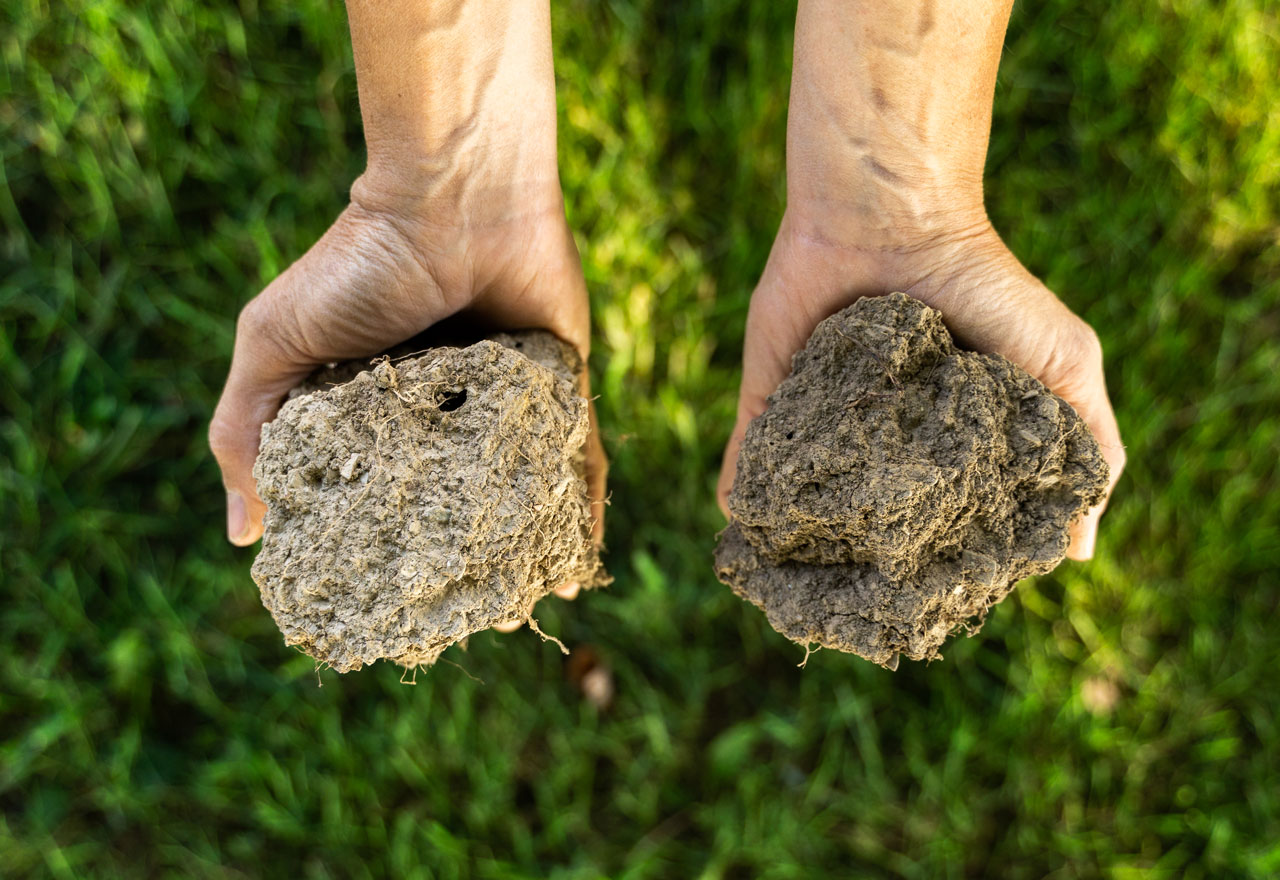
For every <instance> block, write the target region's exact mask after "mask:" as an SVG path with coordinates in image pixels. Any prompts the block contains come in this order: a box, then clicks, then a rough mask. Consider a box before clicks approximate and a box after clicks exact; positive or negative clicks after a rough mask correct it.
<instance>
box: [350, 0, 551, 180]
mask: <svg viewBox="0 0 1280 880" xmlns="http://www.w3.org/2000/svg"><path fill="white" fill-rule="evenodd" d="M347 6H348V12H349V18H350V25H351V41H352V47H353V50H354V54H355V61H356V80H357V85H358V89H359V93H360V107H361V115H362V117H363V119H364V126H365V139H366V142H367V144H368V148H369V154H370V161H371V163H372V162H376V161H380V160H381V159H382V158H383V157H385V156H388V155H391V156H396V157H400V156H405V155H408V156H412V157H415V159H416V160H418V162H419V165H420V169H421V171H423V172H424V173H425V174H426V175H427V176H428V177H431V176H435V175H443V176H445V177H449V178H457V177H460V176H463V177H465V176H468V175H467V172H468V171H469V170H470V169H468V168H467V167H466V163H468V162H469V161H471V159H472V157H474V156H476V155H477V154H480V153H483V152H484V151H486V150H492V149H500V150H511V149H516V148H523V147H524V146H525V145H527V144H533V145H535V146H536V147H538V148H539V150H541V151H542V152H544V153H545V152H551V153H553V152H554V147H555V93H554V79H553V74H552V71H551V36H550V16H549V11H548V7H547V4H546V3H541V2H527V3H525V2H522V3H515V4H513V3H511V2H509V0H452V2H445V3H439V2H429V0H348V4H347Z"/></svg>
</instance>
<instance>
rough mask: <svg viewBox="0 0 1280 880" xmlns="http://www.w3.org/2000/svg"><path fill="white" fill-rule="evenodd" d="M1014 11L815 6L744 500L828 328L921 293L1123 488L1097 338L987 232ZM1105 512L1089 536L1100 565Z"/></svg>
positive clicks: (753, 312)
mask: <svg viewBox="0 0 1280 880" xmlns="http://www.w3.org/2000/svg"><path fill="white" fill-rule="evenodd" d="M1011 7H1012V3H1011V2H1010V0H1000V2H994V3H993V2H989V0H950V2H946V3H936V2H934V0H903V2H892V3H890V2H885V0H881V2H872V3H848V2H845V0H800V3H799V9H798V13H797V16H796V36H795V50H794V64H793V71H792V79H791V105H790V111H789V114H788V122H787V207H786V211H785V212H784V214H783V218H782V222H781V225H780V227H779V230H778V234H777V237H776V239H775V241H774V244H773V249H772V250H771V252H770V254H769V259H768V262H767V263H766V265H765V269H764V273H763V275H762V276H761V278H760V282H759V284H758V286H757V287H756V290H755V293H754V294H753V295H752V299H751V307H750V310H749V312H748V315H747V328H746V338H745V340H744V345H743V367H742V385H741V389H740V392H739V398H738V416H737V423H736V425H735V426H734V430H733V434H732V436H731V438H730V440H729V443H728V445H727V447H726V449H725V454H724V462H723V465H722V468H721V473H720V481H719V486H718V493H717V494H718V498H719V502H720V506H721V509H722V510H724V512H725V515H726V516H728V515H729V511H728V496H729V491H730V489H732V487H733V477H734V474H735V471H736V466H737V459H738V447H739V446H740V445H741V443H742V438H743V436H744V434H745V433H746V429H747V424H748V423H749V422H750V421H751V420H752V419H753V418H755V417H756V416H757V415H759V414H760V413H761V412H763V411H764V409H765V405H766V404H765V401H766V398H767V397H768V395H769V394H770V393H772V392H773V390H774V389H776V388H777V387H778V385H779V384H780V383H781V382H782V380H783V379H784V378H786V376H787V374H788V373H789V372H790V369H791V356H792V354H794V353H795V352H796V351H798V350H799V349H800V348H802V347H804V344H805V342H806V341H807V340H808V338H809V335H810V334H811V333H812V332H813V330H814V328H815V327H816V326H817V325H818V323H819V322H820V321H821V320H822V319H823V318H826V317H827V316H829V315H831V314H833V313H835V312H837V311H839V310H840V309H842V308H844V307H845V306H847V305H849V304H850V303H852V302H853V301H855V300H856V299H858V298H859V297H862V296H875V295H881V294H885V293H889V292H892V291H903V292H904V293H907V294H910V295H911V296H914V297H916V298H917V299H920V300H922V301H924V302H925V303H927V304H928V305H930V306H933V307H934V308H936V309H938V310H939V311H940V312H942V315H943V318H944V320H945V321H946V323H947V326H948V327H949V328H950V330H951V332H952V333H953V335H955V337H956V338H957V339H958V340H959V341H960V342H961V344H963V345H965V346H967V347H969V348H971V349H974V350H976V351H983V352H998V353H999V354H1002V355H1004V356H1005V357H1006V358H1008V359H1009V360H1010V361H1012V362H1013V363H1015V364H1017V365H1019V366H1020V367H1022V368H1023V369H1025V370H1026V371H1027V372H1028V373H1030V374H1031V375H1033V376H1035V377H1036V378H1038V379H1039V380H1040V381H1041V382H1043V383H1044V384H1045V385H1046V386H1048V387H1049V388H1050V389H1052V390H1053V391H1054V392H1056V393H1057V394H1058V395H1060V396H1061V397H1062V398H1063V399H1065V400H1066V401H1067V402H1068V403H1070V404H1071V405H1072V407H1074V408H1075V410H1076V412H1078V413H1079V414H1080V416H1081V417H1082V418H1083V419H1084V420H1085V422H1086V423H1087V424H1088V425H1089V428H1090V430H1092V431H1093V434H1094V436H1095V437H1096V438H1097V440H1098V443H1099V445H1100V446H1101V448H1102V452H1103V455H1104V457H1105V458H1106V460H1107V464H1108V465H1109V466H1110V470H1111V478H1110V485H1109V486H1108V488H1107V494H1108V496H1109V495H1110V493H1111V490H1112V489H1114V487H1115V484H1116V481H1118V480H1119V479H1120V473H1121V471H1122V470H1123V469H1124V462H1125V451H1124V446H1123V444H1122V442H1121V440H1120V432H1119V429H1118V427H1117V425H1116V419H1115V414H1114V413H1113V411H1112V408H1111V403H1110V400H1109V399H1108V397H1107V387H1106V379H1105V376H1104V374H1103V360H1102V346H1101V344H1100V343H1099V341H1098V336H1097V334H1096V333H1094V331H1093V329H1092V328H1091V327H1090V326H1089V325H1088V324H1086V323H1085V322H1084V321H1082V320H1081V319H1080V318H1079V317H1077V316H1076V315H1075V314H1074V313H1073V312H1072V311H1071V310H1070V309H1069V308H1067V307H1066V306H1065V305H1064V304H1063V303H1062V301H1061V300H1060V299H1058V297H1057V296H1055V295H1054V294H1053V292H1051V291H1050V290H1049V289H1048V288H1047V287H1045V286H1044V285H1043V284H1042V283H1041V282H1040V281H1038V280H1037V279H1036V278H1035V277H1034V276H1033V275H1032V274H1031V273H1030V272H1028V271H1027V270H1026V269H1025V268H1024V267H1023V266H1022V264H1021V263H1020V262H1019V261H1018V259H1017V258H1016V257H1015V256H1014V255H1013V254H1012V253H1011V252H1010V251H1009V249H1008V248H1007V247H1006V246H1005V244H1004V242H1003V241H1002V240H1001V238H1000V236H999V235H998V234H997V233H996V231H995V230H994V229H993V228H992V225H991V222H990V221H989V220H988V218H987V213H986V209H985V206H984V202H983V182H982V175H983V164H984V162H985V158H986V152H987V141H988V137H989V135H990V132H991V106H992V100H993V97H994V92H995V80H996V68H997V67H998V65H999V60H1000V48H1001V45H1002V43H1003V40H1004V34H1005V29H1006V27H1007V25H1008V21H1009V13H1010V9H1011ZM1105 507H1106V501H1105V500H1104V501H1103V502H1102V503H1101V504H1099V505H1098V506H1097V507H1095V508H1093V509H1092V510H1090V511H1088V512H1087V513H1086V514H1084V516H1083V517H1082V518H1081V519H1080V520H1078V521H1077V522H1076V523H1075V524H1073V526H1072V528H1071V546H1070V549H1069V550H1068V555H1069V556H1070V557H1072V558H1074V559H1088V558H1090V557H1091V556H1092V555H1093V551H1094V546H1095V542H1096V538H1097V532H1098V520H1099V518H1100V517H1101V516H1102V512H1103V510H1104V508H1105Z"/></svg>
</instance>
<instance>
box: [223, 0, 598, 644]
mask: <svg viewBox="0 0 1280 880" xmlns="http://www.w3.org/2000/svg"><path fill="white" fill-rule="evenodd" d="M347 13H348V19H349V22H350V27H351V42H352V47H353V50H354V55H355V65H356V83H357V87H358V89H359V95H360V110H361V118H362V120H363V123H364V132H365V141H366V144H367V147H368V162H367V167H366V170H365V172H364V173H363V174H362V175H361V176H360V177H359V178H358V179H357V180H356V181H355V183H353V184H352V187H351V197H350V204H349V205H348V206H347V208H346V209H345V210H344V211H343V212H342V213H341V215H340V216H339V217H338V219H337V220H336V221H335V222H334V224H333V226H332V227H330V229H329V230H328V231H327V232H326V233H325V234H324V235H323V236H322V237H321V238H320V240H319V241H318V242H316V244H315V245H314V246H313V247H312V248H311V249H310V250H308V251H307V253H306V254H305V255H303V256H302V257H301V258H300V259H299V260H298V261H297V262H295V263H294V264H293V265H292V266H290V267H289V268H288V269H287V270H286V271H285V272H284V273H282V274H281V275H280V276H279V277H278V278H276V279H275V280H274V281H272V282H271V283H270V284H269V285H268V286H267V287H266V289H265V290H263V291H262V292H261V293H259V294H258V295H257V296H256V297H254V299H252V300H251V301H250V302H249V303H248V304H247V305H246V306H245V307H244V309H243V311H242V312H241V313H240V317H239V320H238V322H237V325H236V340H235V350H234V353H233V356H232V362H231V370H230V373H229V375H228V376H227V382H226V386H225V387H224V389H223V392H222V398H221V400H219V402H218V407H217V410H216V411H215V413H214V416H213V420H212V422H211V424H210V427H209V445H210V447H211V448H212V449H213V452H214V455H215V457H216V458H217V460H218V465H219V467H220V468H221V469H222V478H223V483H224V484H225V486H226V489H227V537H228V540H230V541H231V542H232V543H234V544H237V545H240V546H246V545H249V544H252V543H253V542H255V541H257V540H258V539H259V538H260V537H261V536H262V518H263V514H264V513H265V512H266V506H265V505H264V504H263V502H262V500H261V499H260V498H259V497H258V494H257V491H256V488H255V485H254V479H253V464H254V460H255V459H256V458H257V455H258V442H259V435H260V430H261V427H262V425H263V423H265V422H267V421H270V420H271V419H272V418H274V416H275V414H276V412H277V410H278V409H279V407H280V404H281V402H282V401H283V399H284V397H285V395H286V394H287V393H288V392H289V390H290V389H291V388H293V387H294V386H295V385H296V384H297V383H298V382H299V380H301V379H302V378H303V377H305V376H306V375H308V374H309V373H310V372H311V371H312V370H313V369H315V368H316V367H317V366H318V365H320V364H324V363H329V362H332V361H340V360H346V359H350V358H357V357H365V356H369V355H375V354H378V353H380V352H382V351H384V350H386V349H387V348H389V347H391V346H392V345H394V344H396V343H398V342H401V341H403V340H405V339H408V338H409V337H411V336H413V335H414V334H416V333H418V332H420V331H422V330H424V329H426V328H427V327H429V326H431V325H432V324H434V323H436V322H437V321H440V320H442V319H443V318H446V317H449V316H450V315H454V314H457V313H460V312H466V313H467V314H469V315H472V316H474V317H476V318H478V319H480V320H482V321H484V322H485V323H488V324H492V325H494V326H498V327H502V328H506V329H516V328H525V327H541V328H545V329H547V330H550V331H551V332H553V333H555V334H556V335H558V336H559V337H560V338H562V339H564V340H565V341H566V342H569V343H570V344H572V345H573V346H575V347H576V348H577V349H578V351H579V352H580V353H581V354H582V356H583V359H584V362H585V359H586V358H587V356H588V354H589V353H590V348H591V337H590V320H589V313H588V304H587V290H586V283H585V281H584V280H583V276H582V268H581V263H580V261H579V257H578V251H577V247H576V245H575V244H574V240H573V236H572V234H571V233H570V230H569V226H568V224H567V222H566V220H565V213H564V200H563V195H562V192H561V188H560V179H559V173H558V171H557V167H556V113H555V81H554V78H553V73H552V60H551V23H550V11H549V6H548V4H547V3H546V2H520V3H515V2H511V0H452V2H430V3H428V2H425V0H348V3H347ZM581 390H582V393H583V395H584V396H585V397H587V399H588V400H589V399H590V393H589V388H588V384H587V377H586V375H585V372H584V375H583V376H582V379H581ZM591 422H592V433H591V437H590V440H589V441H588V449H587V482H588V488H589V491H590V494H591V498H592V499H593V505H592V513H593V515H594V517H595V530H596V531H595V534H596V538H597V540H599V537H600V535H601V533H602V531H601V530H602V526H603V498H604V484H605V474H606V469H607V466H606V463H605V458H604V452H603V449H602V447H601V444H600V440H599V434H598V432H597V431H596V430H595V413H594V409H593V410H592V414H591ZM577 590H578V587H577V585H576V584H566V585H563V586H562V587H560V588H559V589H558V590H557V591H556V592H557V593H558V594H559V595H561V596H563V597H564V598H572V597H573V595H575V594H576V593H577ZM513 625H516V624H514V622H513ZM507 628H508V629H509V628H511V627H510V626H508V627H507Z"/></svg>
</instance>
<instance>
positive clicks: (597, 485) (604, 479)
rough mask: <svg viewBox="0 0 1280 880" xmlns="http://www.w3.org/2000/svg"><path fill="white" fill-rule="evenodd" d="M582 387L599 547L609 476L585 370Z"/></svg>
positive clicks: (593, 536)
mask: <svg viewBox="0 0 1280 880" xmlns="http://www.w3.org/2000/svg"><path fill="white" fill-rule="evenodd" d="M583 389H584V391H583V393H584V394H585V395H586V397H587V413H588V418H589V419H590V422H591V433H590V434H589V435H588V436H587V445H586V448H585V449H584V450H583V452H584V454H585V455H586V465H585V466H586V478H587V497H588V498H590V499H591V540H592V541H594V542H595V545H596V546H597V547H599V546H601V545H602V544H603V543H604V509H605V507H606V506H607V504H608V501H607V500H606V494H605V493H606V491H607V488H606V487H607V483H608V478H609V460H608V459H607V458H606V457H605V454H604V444H603V443H602V442H601V440H600V423H599V422H598V421H597V420H596V404H595V401H594V400H592V399H591V396H590V395H591V388H590V385H589V384H588V383H587V379H586V374H585V371H584V374H583ZM575 592H576V591H575ZM569 598H572V597H569Z"/></svg>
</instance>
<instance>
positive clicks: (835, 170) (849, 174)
mask: <svg viewBox="0 0 1280 880" xmlns="http://www.w3.org/2000/svg"><path fill="white" fill-rule="evenodd" d="M1010 6H1011V0H997V2H995V3H991V2H989V0H987V2H984V0H950V2H948V3H946V4H942V5H941V6H939V5H937V4H936V2H935V0H904V2H898V0H894V2H889V0H875V2H862V3H848V2H843V0H801V3H800V7H799V13H798V15H797V20H796V48H795V67H794V72H793V77H792V108H791V109H792V116H791V119H792V123H791V124H790V125H789V128H788V142H787V150H788V172H789V173H788V180H789V189H790V190H791V191H792V192H791V194H789V198H790V195H795V196H796V197H797V198H800V199H810V200H814V201H821V200H824V199H831V198H837V199H846V200H850V201H851V203H852V205H853V206H854V207H856V208H859V209H860V210H863V211H865V212H875V211H888V212H893V211H907V212H909V213H916V212H919V211H921V210H925V209H926V206H927V205H928V204H929V203H930V202H931V201H933V200H935V199H938V198H945V196H946V193H947V191H948V190H956V191H959V190H970V191H978V192H980V190H981V180H982V166H983V161H984V158H985V154H986V146H987V140H988V135H989V131H990V120H991V99H992V95H993V92H994V85H995V73H996V67H997V65H998V63H999V57H1000V45H1001V41H1002V38H1003V34H1004V29H1005V26H1006V24H1007V21H1008V13H1009V8H1010ZM793 172H794V173H793ZM833 184H835V185H836V186H839V187H842V188H843V187H848V189H840V190H838V191H835V192H833V189H834V187H833Z"/></svg>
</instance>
